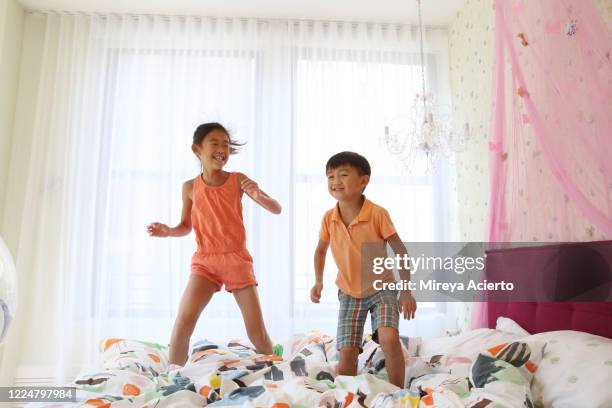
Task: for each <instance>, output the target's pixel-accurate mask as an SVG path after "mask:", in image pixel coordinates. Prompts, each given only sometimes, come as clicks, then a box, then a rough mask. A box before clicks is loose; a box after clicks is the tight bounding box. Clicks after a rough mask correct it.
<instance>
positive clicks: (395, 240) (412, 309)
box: [386, 233, 417, 319]
mask: <svg viewBox="0 0 612 408" xmlns="http://www.w3.org/2000/svg"><path fill="white" fill-rule="evenodd" d="M386 241H387V242H388V243H389V245H391V249H393V253H394V254H395V255H399V256H400V257H402V258H403V257H404V255H405V256H408V251H406V247H405V246H404V243H403V242H402V239H401V238H400V237H399V235H398V234H397V233H395V234H393V235H391V236H390V237H388V238H387V239H386ZM399 275H400V279H401V280H402V281H404V282H408V281H410V269H404V268H400V269H399ZM398 303H399V309H400V313H403V314H404V319H413V318H414V314H415V313H416V309H417V305H416V300H414V297H413V296H412V293H411V291H410V289H405V290H402V291H400V297H399V302H398Z"/></svg>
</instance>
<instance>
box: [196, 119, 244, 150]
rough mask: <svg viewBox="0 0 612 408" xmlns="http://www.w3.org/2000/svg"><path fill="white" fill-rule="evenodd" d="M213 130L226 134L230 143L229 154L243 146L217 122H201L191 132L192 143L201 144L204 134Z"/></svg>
mask: <svg viewBox="0 0 612 408" xmlns="http://www.w3.org/2000/svg"><path fill="white" fill-rule="evenodd" d="M213 130H220V131H221V132H223V133H225V134H226V135H227V138H228V139H229V145H230V154H235V153H238V150H239V147H241V146H244V143H241V142H238V141H237V140H234V139H232V136H231V135H230V133H229V132H228V131H227V129H226V128H225V127H224V126H223V125H222V124H220V123H217V122H209V123H202V124H201V125H200V126H198V127H197V128H196V130H195V132H193V144H195V145H199V144H201V143H202V142H203V141H204V139H205V138H206V136H207V135H208V134H209V133H210V132H212V131H213Z"/></svg>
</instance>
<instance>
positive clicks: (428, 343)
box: [418, 328, 524, 360]
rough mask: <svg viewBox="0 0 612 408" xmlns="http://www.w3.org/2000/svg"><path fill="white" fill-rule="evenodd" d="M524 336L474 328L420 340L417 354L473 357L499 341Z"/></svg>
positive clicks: (512, 339)
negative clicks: (456, 333) (450, 334)
mask: <svg viewBox="0 0 612 408" xmlns="http://www.w3.org/2000/svg"><path fill="white" fill-rule="evenodd" d="M521 337H524V336H522V335H517V334H514V333H507V332H503V331H500V330H495V329H487V328H482V329H475V330H470V331H466V332H464V333H462V334H460V335H458V336H452V337H437V338H435V339H429V340H422V342H421V345H420V346H419V350H418V355H419V356H420V357H423V358H425V359H429V358H430V357H432V356H435V355H455V356H464V357H468V358H470V359H471V360H473V359H475V358H476V357H477V356H478V353H480V352H481V351H482V350H484V349H487V348H489V347H493V346H495V345H497V344H501V343H511V342H513V341H515V340H518V339H520V338H521Z"/></svg>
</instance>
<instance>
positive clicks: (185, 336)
mask: <svg viewBox="0 0 612 408" xmlns="http://www.w3.org/2000/svg"><path fill="white" fill-rule="evenodd" d="M215 289H216V286H215V284H214V283H212V282H211V281H210V280H208V279H206V278H205V277H204V276H200V275H191V276H189V282H188V283H187V287H186V288H185V292H184V293H183V297H182V298H181V303H180V306H179V310H178V316H177V317H176V321H175V322H174V328H173V329H172V337H171V339H170V351H169V354H170V355H169V359H170V364H178V365H180V366H183V365H185V362H186V361H187V353H188V351H189V350H188V349H189V339H190V338H191V335H192V334H193V330H194V329H195V325H196V322H197V321H198V317H200V313H202V310H203V309H204V307H205V306H206V305H207V304H208V302H209V301H210V299H211V298H212V295H213V294H214V293H215Z"/></svg>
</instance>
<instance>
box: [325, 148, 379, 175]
mask: <svg viewBox="0 0 612 408" xmlns="http://www.w3.org/2000/svg"><path fill="white" fill-rule="evenodd" d="M345 164H346V165H349V166H351V167H354V168H356V169H357V171H359V175H361V176H370V175H371V174H372V169H371V168H370V163H368V159H366V158H365V157H363V156H362V155H360V154H359V153H355V152H340V153H336V154H334V155H333V156H332V157H330V158H329V160H328V161H327V164H326V165H325V172H326V173H327V172H328V171H330V170H333V169H335V168H338V167H340V166H342V165H345Z"/></svg>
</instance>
